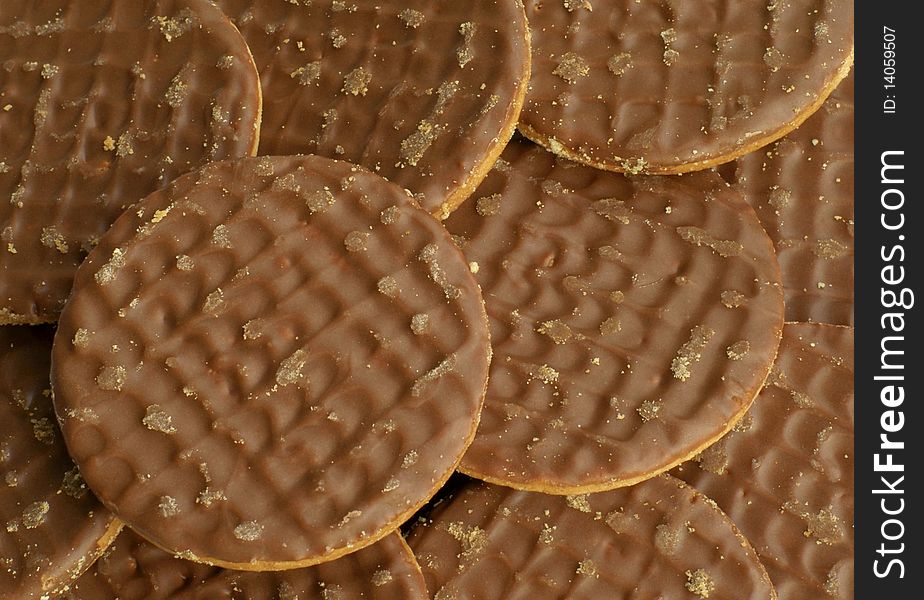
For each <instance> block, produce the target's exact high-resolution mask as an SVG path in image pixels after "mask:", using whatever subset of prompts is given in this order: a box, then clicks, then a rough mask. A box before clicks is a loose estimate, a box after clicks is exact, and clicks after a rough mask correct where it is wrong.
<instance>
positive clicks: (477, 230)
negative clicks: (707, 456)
mask: <svg viewBox="0 0 924 600" xmlns="http://www.w3.org/2000/svg"><path fill="white" fill-rule="evenodd" d="M446 225H447V227H448V229H449V231H450V233H452V234H454V235H455V236H457V240H458V242H459V243H460V244H461V245H462V248H463V251H464V252H465V255H466V257H467V258H468V260H470V261H472V262H474V263H477V274H476V277H477V279H478V281H479V283H480V284H481V287H482V289H483V291H484V298H485V303H486V305H487V310H488V315H489V318H490V320H491V338H492V344H493V347H494V362H493V364H492V367H491V378H490V382H489V385H488V395H487V399H486V401H485V410H484V414H483V415H482V420H481V425H480V426H479V429H478V435H477V436H476V439H475V442H474V443H473V444H472V446H471V448H469V450H468V452H467V453H466V455H465V458H464V459H463V461H462V465H461V468H462V470H463V471H464V472H466V473H469V474H471V475H475V476H478V477H480V478H485V479H488V480H489V481H493V482H495V483H505V484H507V485H512V486H515V487H521V488H524V489H532V490H538V491H549V492H553V493H576V492H579V491H595V490H601V489H608V488H612V487H616V486H620V485H628V484H631V483H634V482H636V481H639V480H641V479H644V478H646V477H649V476H651V475H652V474H653V473H656V472H659V471H662V470H665V469H668V468H670V467H672V466H674V465H676V464H678V463H679V462H681V461H683V460H686V459H687V458H689V457H690V456H692V455H693V454H695V453H696V452H698V451H699V450H701V449H702V448H703V447H704V446H706V445H707V444H709V443H711V442H713V441H715V440H716V439H718V438H719V437H720V436H722V435H723V434H724V433H725V432H726V431H727V430H728V429H729V428H730V427H731V426H732V424H733V423H734V422H735V421H736V420H737V419H738V418H739V417H740V416H741V415H743V414H744V412H745V411H746V410H747V407H748V405H749V404H750V402H751V400H752V399H753V397H754V395H755V394H756V393H757V390H758V388H759V387H760V385H761V384H762V383H763V381H764V379H765V377H766V376H767V373H768V372H769V369H770V365H771V363H772V361H773V357H774V355H775V353H776V349H777V346H778V344H779V336H780V331H781V329H782V324H783V296H782V291H781V289H780V274H779V267H778V266H777V263H776V258H775V256H774V254H773V249H772V246H771V243H770V240H769V238H767V235H766V233H764V230H763V229H762V228H761V227H760V224H759V223H758V221H757V217H756V216H755V214H754V212H753V210H751V208H750V207H749V206H748V205H747V203H746V202H744V200H743V199H742V198H741V196H740V195H739V194H738V193H737V192H735V191H734V190H733V189H732V188H730V187H729V186H728V185H727V184H726V183H724V182H723V181H722V179H721V178H720V177H719V176H718V175H717V174H715V173H696V174H692V175H684V176H680V177H645V176H638V177H634V178H631V177H627V176H625V175H621V174H616V173H608V172H605V171H599V170H596V169H591V168H588V167H583V166H579V165H576V164H574V163H570V162H568V161H566V160H563V159H556V158H555V157H554V156H553V155H551V154H549V153H548V152H546V151H544V150H543V149H542V148H539V147H537V146H534V145H532V144H529V143H528V142H515V143H513V144H511V145H510V146H509V147H508V148H507V150H506V151H505V152H504V155H503V157H502V160H501V161H500V162H498V164H497V165H496V166H495V167H494V170H493V171H492V173H491V174H490V175H489V176H488V178H487V179H486V180H485V182H484V184H482V186H481V187H480V188H479V189H478V191H477V192H476V194H475V196H474V200H473V201H472V202H470V203H466V204H464V205H463V206H462V207H461V208H460V209H459V210H458V211H456V212H455V213H454V214H453V215H452V216H451V217H450V218H449V219H448V220H447V221H446Z"/></svg>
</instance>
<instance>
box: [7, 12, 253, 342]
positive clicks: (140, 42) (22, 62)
mask: <svg viewBox="0 0 924 600" xmlns="http://www.w3.org/2000/svg"><path fill="white" fill-rule="evenodd" d="M259 85H260V82H259V79H258V76H257V73H256V69H255V67H254V64H253V60H252V59H251V57H250V53H249V51H248V50H247V46H246V44H245V43H244V40H243V38H241V36H240V35H239V34H238V33H237V31H235V29H234V27H233V26H232V25H231V23H230V22H229V21H228V19H227V18H226V17H225V16H224V15H223V14H222V13H221V11H220V10H219V9H218V8H216V7H215V6H214V5H213V4H212V3H211V2H208V1H207V0H138V1H133V2H112V1H110V0H80V2H70V1H68V0H3V2H0V324H2V323H42V322H50V321H55V320H57V317H58V313H59V312H60V311H61V307H62V306H63V304H64V301H65V300H66V299H67V295H68V293H69V292H70V289H71V282H72V280H73V278H74V272H75V271H76V270H77V266H78V265H79V264H80V262H81V261H82V260H83V259H84V257H85V256H86V255H87V253H88V252H89V251H90V250H91V249H92V248H93V247H94V246H95V245H96V243H97V242H98V240H99V238H100V236H102V235H103V233H104V232H105V231H106V230H107V229H108V228H109V225H110V224H112V222H113V221H114V220H115V218H116V217H117V216H119V214H121V212H122V211H123V210H124V209H125V208H126V207H127V206H129V205H131V204H133V203H135V202H137V201H138V200H140V199H141V198H143V197H144V196H146V195H147V194H148V193H150V192H152V191H154V190H155V189H158V188H162V187H163V186H165V185H166V184H167V183H169V182H170V180H171V179H173V178H174V177H176V176H177V175H179V174H181V173H185V172H187V171H190V170H192V169H194V168H196V167H198V166H201V165H202V164H204V163H206V162H208V161H210V160H215V159H221V158H228V157H234V156H245V155H247V154H249V153H251V151H252V150H254V149H255V147H256V143H257V138H258V136H259V119H260V89H259Z"/></svg>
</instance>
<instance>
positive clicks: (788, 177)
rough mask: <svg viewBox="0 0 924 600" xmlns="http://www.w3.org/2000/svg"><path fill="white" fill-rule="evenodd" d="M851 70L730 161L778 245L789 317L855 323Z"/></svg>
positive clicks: (735, 177)
mask: <svg viewBox="0 0 924 600" xmlns="http://www.w3.org/2000/svg"><path fill="white" fill-rule="evenodd" d="M853 153H854V150H853V76H852V75H851V76H849V77H848V78H847V79H845V80H844V81H843V82H842V83H841V84H840V85H839V86H838V87H837V89H836V90H834V93H833V94H831V96H830V97H829V98H828V99H827V100H826V101H825V103H824V104H823V105H822V107H821V109H820V110H819V111H818V112H816V113H815V114H814V115H812V117H811V118H809V120H807V121H806V122H805V123H803V124H802V125H801V126H800V127H799V128H798V129H797V130H795V131H793V132H792V133H790V134H789V135H787V136H786V137H784V138H783V139H781V140H779V141H778V142H776V143H774V144H772V145H771V146H768V147H767V148H764V149H763V150H761V151H759V152H754V153H751V154H748V155H746V156H743V157H741V158H739V159H738V160H737V161H736V162H735V163H733V164H730V165H728V168H727V169H726V170H727V171H729V172H730V173H731V174H732V180H733V181H735V183H736V185H737V186H738V187H739V188H740V189H741V191H742V193H744V196H745V198H747V200H748V202H750V203H751V206H753V207H754V210H755V211H757V216H758V217H760V222H761V223H762V224H763V225H764V228H765V229H766V230H767V233H768V234H769V235H770V238H771V239H772V240H773V242H774V244H775V245H776V252H777V257H778V258H779V261H780V268H781V270H782V272H783V289H784V292H785V294H786V319H787V320H789V321H813V322H819V323H832V324H834V325H852V324H853V258H854V254H853V193H854V188H853Z"/></svg>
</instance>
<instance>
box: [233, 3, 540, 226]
mask: <svg viewBox="0 0 924 600" xmlns="http://www.w3.org/2000/svg"><path fill="white" fill-rule="evenodd" d="M218 4H219V5H220V6H221V7H222V8H223V9H224V10H225V11H226V12H227V13H228V15H230V16H231V18H232V20H233V21H234V22H235V23H236V24H237V26H238V27H239V28H240V30H241V33H243V34H244V37H245V38H246V39H247V42H248V44H249V45H250V48H251V49H252V50H253V54H254V58H255V60H256V62H257V66H258V68H259V69H260V79H261V81H262V83H263V92H264V109H263V119H264V126H263V131H262V134H261V138H260V153H261V154H320V155H323V156H327V157H330V158H336V159H340V160H348V161H351V162H354V163H357V164H361V165H364V166H366V167H368V168H369V169H371V170H373V171H375V172H376V173H378V174H380V175H382V176H384V177H386V178H388V179H389V180H391V181H393V182H395V183H397V184H398V185H400V186H401V187H404V188H407V189H409V190H411V191H412V192H414V193H415V195H416V197H417V200H418V202H419V203H420V205H421V206H423V207H424V208H425V209H426V210H427V211H429V212H431V213H433V214H434V215H436V216H437V217H439V218H441V219H442V218H445V217H446V216H447V215H448V214H449V213H450V212H452V211H453V210H454V209H455V208H456V207H457V206H458V205H459V204H461V202H462V201H463V200H465V198H467V197H468V196H469V195H470V194H471V193H472V191H473V190H474V189H475V187H477V185H478V183H479V182H480V181H481V180H482V179H483V178H484V176H485V174H486V173H487V171H488V170H489V169H490V168H491V165H492V164H493V163H494V160H495V159H496V158H497V157H498V155H499V154H500V153H501V151H502V150H503V148H504V145H505V144H506V143H507V141H508V140H509V139H510V136H511V134H512V133H513V130H514V127H515V126H516V121H517V117H518V116H519V113H520V108H521V107H522V105H523V99H524V97H525V95H526V86H527V80H528V78H529V59H530V54H529V28H528V26H527V24H526V16H525V14H524V12H523V4H522V2H521V0H468V1H466V2H433V1H432V0H375V1H374V0H311V1H310V2H307V1H292V0H263V1H261V2H251V1H250V0H219V2H218Z"/></svg>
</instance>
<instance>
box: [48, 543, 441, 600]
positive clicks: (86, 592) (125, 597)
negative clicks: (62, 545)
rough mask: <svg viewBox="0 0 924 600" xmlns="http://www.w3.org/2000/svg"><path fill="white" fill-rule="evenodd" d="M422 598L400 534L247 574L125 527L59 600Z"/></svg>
mask: <svg viewBox="0 0 924 600" xmlns="http://www.w3.org/2000/svg"><path fill="white" fill-rule="evenodd" d="M217 598H227V599H229V600H230V599H234V600H312V599H316V600H352V599H356V600H360V599H362V600H365V599H371V600H427V598H428V596H427V588H426V586H425V584H424V580H423V575H421V572H420V567H419V566H418V565H417V561H416V560H415V559H414V555H413V554H411V550H410V548H408V546H407V544H405V543H404V540H403V539H402V538H401V536H400V535H398V534H397V533H393V534H391V535H388V536H386V537H384V538H382V540H380V541H379V542H377V543H375V544H373V545H372V546H369V547H368V548H363V549H362V550H360V551H359V552H354V553H353V554H350V555H349V556H344V557H342V558H338V559H337V560H335V561H332V562H329V563H324V564H322V565H316V566H314V567H306V568H304V569H295V570H292V571H277V572H262V573H251V572H246V571H231V570H228V569H221V568H219V567H209V566H207V565H203V564H199V563H194V562H190V561H186V560H183V559H180V558H176V557H174V556H171V555H170V554H168V553H167V552H164V551H163V550H161V549H160V548H157V547H156V546H153V545H151V544H149V543H148V542H146V541H144V539H143V538H141V537H140V536H138V535H137V534H136V533H134V532H132V531H131V530H128V529H126V530H125V532H123V533H122V535H120V536H119V538H118V539H117V540H116V541H115V543H114V544H113V545H112V549H111V550H110V551H109V552H107V553H106V555H105V556H104V557H103V558H102V559H100V560H99V562H97V563H96V564H95V565H94V567H93V568H92V569H91V570H90V571H88V572H87V573H86V574H85V575H84V576H83V577H81V578H80V579H79V580H78V581H77V582H76V583H75V584H74V585H73V586H72V587H71V589H70V590H69V591H68V593H66V594H64V596H63V598H62V600H167V599H173V600H206V599H217Z"/></svg>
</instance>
